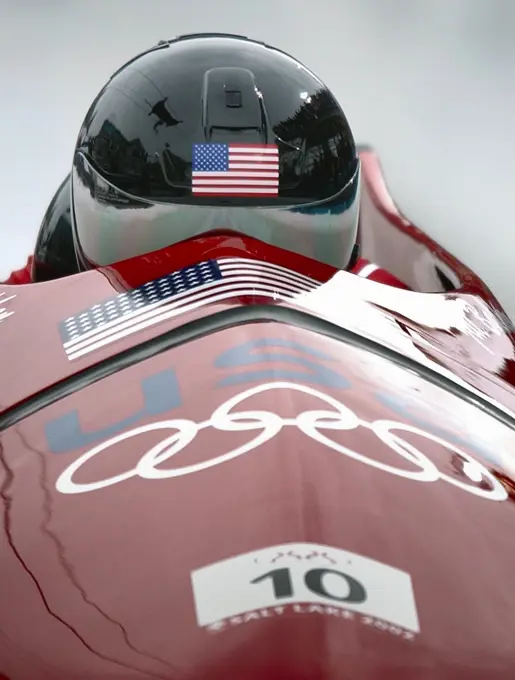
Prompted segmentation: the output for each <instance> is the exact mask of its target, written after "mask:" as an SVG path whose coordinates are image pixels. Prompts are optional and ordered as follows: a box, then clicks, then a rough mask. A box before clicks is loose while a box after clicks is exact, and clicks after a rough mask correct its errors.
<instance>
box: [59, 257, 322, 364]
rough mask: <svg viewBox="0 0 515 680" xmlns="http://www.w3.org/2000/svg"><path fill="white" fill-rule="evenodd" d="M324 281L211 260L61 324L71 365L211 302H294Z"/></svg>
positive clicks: (246, 262)
mask: <svg viewBox="0 0 515 680" xmlns="http://www.w3.org/2000/svg"><path fill="white" fill-rule="evenodd" d="M318 286H320V283H319V282H318V281H315V280H314V279H311V278H309V277H307V276H304V275H302V274H298V273H296V272H293V271H290V270H289V269H285V268H284V267H280V266H278V265H274V264H269V263H267V262H257V261H255V260H250V259H246V258H231V257H228V258H223V259H220V260H208V261H206V262H202V263H200V264H197V265H194V266H192V267H186V268H185V269H181V270H179V271H177V272H174V273H173V274H168V275H167V276H163V277H162V278H160V279H157V280H155V281H150V282H149V283H146V284H144V285H143V286H140V287H139V288H136V289H134V290H131V291H128V292H126V293H122V294H121V295H117V296H116V297H113V298H111V299H110V300H107V301H105V302H102V303H100V304H97V305H94V306H93V307H91V308H89V309H86V310H84V311H82V312H81V313H80V314H77V315H76V316H73V317H70V318H68V319H65V320H64V321H62V322H61V323H60V324H59V331H60V334H61V340H62V343H63V348H64V350H65V352H66V356H67V357H68V359H69V360H70V361H73V360H75V359H80V358H81V357H83V356H85V355H87V354H90V353H92V352H96V351H98V350H101V349H102V348H104V347H106V346H108V345H110V344H112V343H114V342H116V341H118V340H121V339H123V338H126V337H128V336H129V335H132V334H134V333H138V332H139V331H142V330H145V329H147V328H150V327H151V326H155V325H157V324H159V323H161V322H163V321H166V320H168V319H172V318H173V317H175V316H179V315H180V314H184V313H186V312H189V311H192V310H194V309H199V308H200V307H205V306H206V305H209V304H211V303H215V302H221V301H223V300H229V299H231V298H238V297H242V296H244V295H259V296H268V297H271V298H274V299H278V300H285V301H294V300H295V299H296V298H297V297H298V296H300V295H302V294H303V293H307V292H309V291H311V290H314V289H315V288H318Z"/></svg>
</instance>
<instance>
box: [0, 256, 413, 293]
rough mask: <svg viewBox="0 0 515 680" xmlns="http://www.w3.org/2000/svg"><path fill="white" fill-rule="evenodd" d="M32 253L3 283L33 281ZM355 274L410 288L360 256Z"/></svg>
mask: <svg viewBox="0 0 515 680" xmlns="http://www.w3.org/2000/svg"><path fill="white" fill-rule="evenodd" d="M31 271H32V255H31V256H30V257H29V259H28V260H27V264H26V265H25V267H23V268H22V269H16V270H15V271H13V272H12V274H11V275H10V276H9V278H8V279H7V280H6V281H4V282H3V283H6V284H9V285H11V286H15V285H20V284H24V283H32V275H31ZM351 272H352V273H353V274H356V275H357V276H361V277H363V278H366V279H371V280H372V281H376V282H377V283H384V284H386V285H387V286H394V287H395V288H405V289H408V286H406V285H405V284H404V283H402V281H399V279H398V278H396V277H395V276H394V275H393V274H390V273H389V272H387V271H386V269H381V267H379V266H378V265H376V264H373V263H372V262H369V261H368V260H365V259H364V258H362V257H361V258H360V259H359V260H358V261H357V263H356V265H355V266H354V268H353V269H351Z"/></svg>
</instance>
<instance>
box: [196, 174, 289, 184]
mask: <svg viewBox="0 0 515 680" xmlns="http://www.w3.org/2000/svg"><path fill="white" fill-rule="evenodd" d="M193 185H194V186H196V187H204V186H242V185H245V186H253V187H276V186H278V185H279V182H278V180H276V179H254V178H252V179H241V178H240V177H236V178H235V177H231V176H229V177H227V176H226V177H224V178H222V179H218V178H216V179H206V178H202V179H195V181H194V183H193Z"/></svg>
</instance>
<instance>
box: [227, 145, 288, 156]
mask: <svg viewBox="0 0 515 680" xmlns="http://www.w3.org/2000/svg"><path fill="white" fill-rule="evenodd" d="M229 153H231V154H232V153H243V154H249V153H250V154H256V155H258V156H259V155H260V154H266V155H267V156H278V155H279V149H278V148H277V147H275V148H274V147H266V146H258V147H252V146H230V147H229Z"/></svg>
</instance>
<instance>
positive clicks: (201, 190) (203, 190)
mask: <svg viewBox="0 0 515 680" xmlns="http://www.w3.org/2000/svg"><path fill="white" fill-rule="evenodd" d="M192 191H193V193H194V194H226V193H227V189H226V188H223V187H197V186H193V187H192ZM231 194H271V195H276V194H277V187H276V188H274V189H270V188H268V187H261V188H259V189H256V188H254V187H231Z"/></svg>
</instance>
